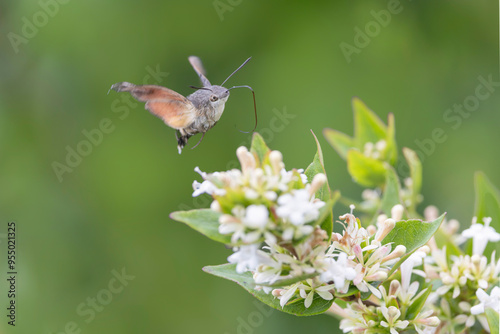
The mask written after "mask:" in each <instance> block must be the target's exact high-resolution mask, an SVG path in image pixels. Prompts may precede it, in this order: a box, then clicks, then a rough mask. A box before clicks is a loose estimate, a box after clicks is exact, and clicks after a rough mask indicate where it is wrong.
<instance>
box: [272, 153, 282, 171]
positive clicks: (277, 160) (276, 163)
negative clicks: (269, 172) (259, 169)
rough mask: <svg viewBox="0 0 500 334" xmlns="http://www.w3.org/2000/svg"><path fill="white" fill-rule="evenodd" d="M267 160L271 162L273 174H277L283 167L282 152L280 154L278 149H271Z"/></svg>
mask: <svg viewBox="0 0 500 334" xmlns="http://www.w3.org/2000/svg"><path fill="white" fill-rule="evenodd" d="M269 162H270V163H271V167H272V169H273V172H274V174H279V173H280V172H281V170H282V169H283V168H284V165H283V154H281V152H280V151H271V153H269Z"/></svg>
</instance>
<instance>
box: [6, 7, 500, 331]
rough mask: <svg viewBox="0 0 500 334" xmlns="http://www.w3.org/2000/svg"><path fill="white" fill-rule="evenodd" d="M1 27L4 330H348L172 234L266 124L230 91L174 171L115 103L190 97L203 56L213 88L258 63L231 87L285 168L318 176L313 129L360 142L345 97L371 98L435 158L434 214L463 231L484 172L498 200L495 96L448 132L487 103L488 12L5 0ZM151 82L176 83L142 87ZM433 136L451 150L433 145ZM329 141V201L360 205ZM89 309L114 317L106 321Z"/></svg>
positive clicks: (158, 137)
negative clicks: (252, 283) (9, 251)
mask: <svg viewBox="0 0 500 334" xmlns="http://www.w3.org/2000/svg"><path fill="white" fill-rule="evenodd" d="M55 4H57V6H56V5H55ZM387 10H392V11H393V13H392V14H391V16H390V18H389V17H388V16H387V15H386V16H384V15H383V14H381V12H380V11H387ZM382 13H385V12H382ZM389 13H390V12H389ZM376 17H378V19H379V20H380V22H381V23H378V21H377V20H376ZM377 27H378V28H377ZM366 28H368V29H369V31H368V32H369V34H370V35H371V37H370V35H367V38H363V36H362V35H361V33H359V32H358V31H359V30H361V31H365V29H366ZM358 29H359V30H358ZM370 29H371V30H370ZM0 32H1V34H0V89H1V95H0V154H1V155H0V233H6V225H7V222H8V221H15V222H16V223H17V226H18V233H17V237H18V271H19V276H18V287H17V288H18V296H19V298H18V309H17V310H18V313H17V324H18V325H17V326H16V327H15V328H11V327H8V326H6V317H5V314H6V311H5V307H6V303H7V299H6V290H7V286H6V281H5V275H6V274H5V272H6V268H5V259H6V255H5V247H6V244H5V235H4V234H1V235H0V236H1V237H2V238H3V239H2V240H0V241H1V243H0V247H1V252H0V258H1V262H0V264H1V265H2V267H1V268H2V269H1V275H0V277H3V278H2V279H1V280H0V282H1V284H0V296H1V299H0V300H1V301H2V304H1V306H2V307H1V309H3V310H4V311H2V312H1V317H0V319H2V320H1V324H0V331H1V332H3V333H30V334H31V333H43V334H48V333H73V332H74V333H78V331H77V330H76V329H78V330H80V331H81V333H93V334H94V333H95V334H100V333H120V334H125V333H206V334H208V333H210V334H212V333H222V334H224V333H228V334H232V333H255V334H265V333H302V332H305V331H307V332H308V333H336V332H338V323H337V322H336V321H335V320H333V319H332V318H329V317H328V316H318V317H314V318H294V317H292V316H289V315H285V314H281V313H279V312H274V313H271V314H268V313H267V311H268V309H267V308H265V307H264V308H259V307H256V305H255V304H254V300H253V299H252V297H251V296H249V295H248V294H247V293H246V292H244V291H243V290H242V289H241V288H239V287H238V286H236V285H235V284H233V283H231V282H228V281H224V280H222V279H218V278H215V277H212V276H209V275H207V274H205V273H203V272H202V271H201V267H202V266H203V265H206V264H218V263H223V262H225V259H226V257H227V256H228V255H229V254H230V251H229V250H227V249H225V248H224V247H222V246H221V245H219V244H216V243H214V242H211V241H210V240H208V239H206V238H205V237H203V236H201V235H199V234H197V233H196V232H194V231H192V230H190V229H189V228H187V227H186V226H183V225H181V224H180V223H177V222H174V221H172V220H170V219H169V213H170V212H172V211H174V210H178V209H179V208H194V207H203V206H207V205H208V202H207V201H206V199H205V200H203V199H202V200H199V201H197V200H193V198H192V197H191V191H192V190H191V183H192V182H193V180H194V179H199V176H198V175H197V174H196V173H194V171H193V169H194V167H195V166H200V168H201V169H202V170H205V171H215V170H223V169H225V168H226V166H228V163H230V162H232V161H233V162H234V159H235V150H236V148H237V147H238V146H239V145H240V144H242V143H248V142H249V138H250V135H248V134H243V133H241V132H239V131H238V130H249V129H251V128H252V126H253V112H252V100H251V94H250V92H249V91H246V90H234V91H232V93H231V97H230V100H229V102H228V103H227V104H226V111H225V114H224V115H223V117H222V119H221V121H220V122H219V123H218V124H217V126H216V127H215V128H214V129H212V130H211V131H210V132H209V133H208V134H207V136H206V137H205V139H204V141H203V143H202V144H201V145H200V146H199V147H198V148H196V149H195V150H190V149H186V150H185V151H184V152H183V153H182V155H180V156H179V155H178V154H177V149H176V143H175V137H174V133H173V130H172V129H169V128H167V127H166V126H165V125H163V123H162V122H161V121H160V120H158V119H157V118H155V117H153V116H151V115H150V114H149V113H148V112H147V111H145V110H144V108H143V106H142V104H137V106H135V107H129V106H126V104H124V103H123V102H121V101H120V95H119V94H117V93H115V92H111V93H110V94H109V95H106V93H107V91H108V89H109V87H110V85H111V84H113V83H115V82H119V81H130V82H134V83H142V82H143V80H144V79H146V80H148V82H149V83H153V82H155V80H157V79H161V81H159V80H157V81H156V82H157V83H160V84H162V85H165V86H168V87H169V88H172V89H174V90H176V91H178V92H180V93H182V94H189V93H190V92H192V90H191V89H190V88H188V86H189V85H197V84H198V80H197V77H196V75H195V74H194V72H193V70H192V69H191V67H190V66H189V63H188V62H187V56H189V55H191V54H195V55H198V56H200V57H201V58H202V59H203V61H204V63H205V66H206V68H207V71H208V77H209V79H210V80H212V82H213V83H220V82H222V81H223V80H224V79H225V77H226V76H227V75H228V74H229V73H231V72H232V71H233V70H234V69H235V68H236V67H237V66H238V65H239V64H241V63H242V62H243V60H245V59H246V58H247V57H249V56H253V59H252V60H251V62H250V63H248V65H247V66H246V67H245V68H244V69H242V70H241V71H240V72H239V73H238V74H237V75H236V76H235V77H234V78H232V79H231V81H230V82H229V83H228V85H236V84H246V85H250V86H252V87H253V88H254V89H255V92H256V94H257V103H258V109H259V126H258V130H259V131H261V132H262V133H263V134H264V136H265V137H266V139H268V140H270V146H271V147H272V148H274V149H278V150H281V151H282V152H283V155H284V158H285V162H286V164H287V167H289V168H292V167H297V168H304V167H307V165H308V163H309V162H310V161H311V159H312V157H313V155H314V150H315V143H314V140H313V138H312V136H311V134H310V132H309V130H310V129H312V130H314V131H315V132H316V134H317V135H318V136H321V131H322V129H323V128H324V127H333V128H337V129H340V130H342V131H344V132H347V133H349V134H351V133H352V112H351V106H350V101H351V98H352V97H353V96H359V97H360V98H361V99H362V100H364V101H365V102H366V103H367V104H368V105H369V106H370V107H371V108H372V109H373V110H375V111H376V112H377V113H378V114H379V115H380V116H381V117H382V118H383V119H386V116H387V114H388V113H389V112H392V113H394V114H395V116H396V124H397V134H396V136H397V140H398V142H399V145H400V146H409V147H411V148H414V149H417V150H419V149H420V150H422V149H421V148H419V146H418V143H419V142H420V143H423V142H425V143H427V148H426V149H427V150H428V153H429V154H426V155H425V161H424V188H423V191H424V195H425V201H424V205H425V204H431V203H432V204H435V205H438V206H439V207H440V208H441V209H442V210H445V211H448V212H449V217H454V218H457V219H459V220H460V221H461V222H463V223H469V222H470V219H471V215H472V212H473V204H474V203H473V198H474V194H473V172H474V171H476V170H483V171H485V172H486V174H487V175H488V176H489V177H490V178H491V180H492V181H493V182H494V183H495V184H497V185H500V175H499V173H498V169H499V166H500V158H499V148H498V143H499V142H500V131H499V125H500V114H499V106H500V94H499V91H500V87H498V86H496V87H495V86H492V91H491V92H490V96H488V97H487V98H485V99H484V100H481V101H480V103H479V105H478V106H475V107H474V106H473V107H474V108H472V107H469V108H471V109H473V111H471V112H470V113H467V114H463V115H467V116H459V118H455V121H453V122H451V121H450V120H449V119H448V118H445V117H447V116H450V115H451V114H446V113H447V109H449V108H452V107H453V105H454V104H462V103H464V101H465V100H466V99H468V98H469V99H468V100H467V101H468V102H473V101H474V100H473V98H470V97H471V96H474V95H475V94H476V88H477V87H478V85H479V84H480V81H479V79H478V78H479V77H480V76H482V77H484V78H488V76H489V75H491V76H492V80H493V81H494V83H497V81H498V80H499V79H498V78H499V76H498V73H499V68H498V66H499V64H498V3H497V2H495V1H483V0H479V1H473V2H471V1H432V2H430V1H427V2H423V1H407V0H404V1H401V2H399V3H398V2H394V1H391V2H387V1H343V2H338V1H307V2H306V1H264V0H254V1H250V0H239V1H237V0H231V1H230V0H220V1H216V2H213V1H201V0H199V1H175V2H174V1H96V0H87V1H77V0H72V1H71V0H65V1H64V3H63V1H62V0H59V2H55V0H53V1H52V2H51V1H49V0H42V1H40V2H38V1H6V2H5V1H4V2H2V3H1V4H0ZM363 34H364V33H363ZM356 36H357V37H356ZM342 43H345V44H342ZM347 44H349V45H350V50H351V51H352V52H354V53H352V54H351V55H350V56H348V57H347V58H346V56H345V55H344V54H343V52H342V49H341V45H343V47H344V48H349V47H347V46H346V45H347ZM354 47H355V48H356V51H353V49H352V48H354ZM16 51H17V52H16ZM348 60H350V61H349V62H348ZM156 69H158V70H159V71H160V72H165V73H167V72H168V76H167V75H166V74H165V73H161V75H157V78H156V79H155V78H154V77H153V76H151V77H149V78H147V77H146V76H147V75H149V73H150V72H151V71H153V70H156ZM481 92H482V93H483V94H485V92H486V91H483V90H481ZM285 111H286V113H287V114H288V115H289V116H288V118H286V117H285V118H283V117H284V116H283V115H284V112H285ZM277 115H281V116H280V117H282V119H279V118H277V117H278V116H277ZM457 115H459V114H454V116H455V117H457ZM103 120H104V123H105V124H104V127H105V130H107V133H104V132H103V133H102V138H99V135H96V137H94V141H95V143H97V144H92V145H91V146H90V147H84V146H85V144H82V142H84V141H85V140H86V137H85V134H84V132H85V131H87V132H91V131H93V130H94V129H97V128H98V127H99V126H100V125H102V124H101V122H103ZM458 121H460V123H459V122H458ZM454 127H455V128H454ZM436 128H438V129H439V128H440V129H442V130H443V131H444V132H445V135H446V140H444V141H442V142H440V143H437V144H435V148H433V149H432V150H431V147H430V146H429V145H430V144H429V143H428V141H429V140H430V138H432V132H433V131H434V130H435V129H436ZM196 140H197V138H194V139H193V140H192V141H193V142H196ZM320 141H321V143H322V145H323V149H324V155H325V161H326V168H327V171H328V172H329V178H330V184H331V185H332V187H333V188H334V189H340V190H341V191H342V192H343V193H345V194H346V195H348V196H350V197H357V196H359V193H360V188H359V187H357V186H354V185H353V183H352V181H351V179H350V177H349V175H348V174H347V172H346V166H345V163H344V161H342V160H341V159H340V158H339V157H338V156H337V154H336V153H335V152H334V151H333V149H331V148H330V147H328V144H327V143H326V142H325V140H324V139H323V138H322V137H320ZM78 145H80V146H78ZM68 147H69V149H70V150H73V149H78V147H79V149H80V150H85V149H87V150H91V153H90V154H88V155H87V156H84V157H83V158H82V159H81V161H78V159H77V158H73V159H74V160H73V161H72V162H71V163H72V164H73V165H74V167H72V168H71V169H72V171H71V172H69V171H68V172H66V173H63V174H62V175H61V179H62V181H61V182H60V179H58V177H57V175H56V173H55V172H54V169H53V164H54V162H57V163H61V164H67V162H66V155H67V152H68V151H67V150H68ZM422 207H423V206H422ZM342 211H343V209H342V208H340V207H336V208H335V212H334V213H335V215H337V216H338V215H339V214H342V213H343V212H342ZM122 268H124V269H123V270H125V271H126V273H127V275H132V276H134V277H135V278H134V279H133V280H130V281H125V282H126V284H127V285H126V286H123V289H118V288H119V287H121V285H120V284H119V283H117V282H115V281H114V280H112V278H113V277H114V275H113V270H116V271H119V272H120V271H122ZM110 283H112V286H111V287H110V286H109V284H110ZM113 284H114V285H113ZM111 290H113V291H115V293H113V292H110V291H111ZM117 291H120V292H117ZM89 298H90V299H89ZM92 298H97V299H98V300H99V298H100V300H101V301H105V302H106V303H107V304H106V305H104V306H100V305H97V306H99V308H98V309H99V310H100V311H99V312H96V311H94V313H95V317H94V316H93V313H92V311H90V310H91V308H89V306H87V305H86V303H87V302H89V301H90V302H91V301H92ZM110 298H112V300H110ZM82 303H83V304H82ZM101 307H102V308H101ZM78 310H79V311H78ZM82 313H83V315H82ZM72 322H74V324H72ZM243 323H245V324H248V325H244V324H243ZM247 326H250V327H247Z"/></svg>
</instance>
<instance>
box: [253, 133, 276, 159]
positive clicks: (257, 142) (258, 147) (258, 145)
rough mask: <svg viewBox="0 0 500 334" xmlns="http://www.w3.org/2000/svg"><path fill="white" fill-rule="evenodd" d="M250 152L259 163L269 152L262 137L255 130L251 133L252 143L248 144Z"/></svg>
mask: <svg viewBox="0 0 500 334" xmlns="http://www.w3.org/2000/svg"><path fill="white" fill-rule="evenodd" d="M250 152H252V153H253V154H254V155H255V157H256V158H257V159H258V161H259V162H258V164H259V165H262V163H263V162H264V159H265V158H266V156H267V155H268V154H269V152H271V150H270V149H269V147H267V145H266V142H265V141H264V138H262V136H261V135H260V134H259V133H257V132H254V134H253V137H252V145H251V146H250Z"/></svg>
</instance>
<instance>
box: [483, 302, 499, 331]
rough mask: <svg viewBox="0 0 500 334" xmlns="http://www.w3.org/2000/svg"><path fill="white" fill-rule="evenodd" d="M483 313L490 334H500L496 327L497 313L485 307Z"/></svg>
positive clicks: (497, 326)
mask: <svg viewBox="0 0 500 334" xmlns="http://www.w3.org/2000/svg"><path fill="white" fill-rule="evenodd" d="M485 313H486V319H487V320H488V326H489V327H490V333H500V330H499V325H498V320H499V315H498V312H496V311H495V310H494V309H492V308H491V307H487V308H486V310H485Z"/></svg>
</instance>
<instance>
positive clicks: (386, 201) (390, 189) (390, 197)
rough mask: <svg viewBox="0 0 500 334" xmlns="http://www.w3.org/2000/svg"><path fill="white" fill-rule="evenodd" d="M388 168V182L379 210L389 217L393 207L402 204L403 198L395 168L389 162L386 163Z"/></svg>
mask: <svg viewBox="0 0 500 334" xmlns="http://www.w3.org/2000/svg"><path fill="white" fill-rule="evenodd" d="M386 168H387V172H386V177H385V179H386V183H385V188H384V194H383V196H382V202H381V203H380V209H379V212H380V211H382V212H383V213H385V214H386V215H387V217H390V216H391V209H392V207H393V206H394V205H396V204H401V199H400V197H399V192H400V185H399V179H398V176H397V175H396V172H395V171H394V168H392V167H391V166H389V165H388V164H387V165H386Z"/></svg>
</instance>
